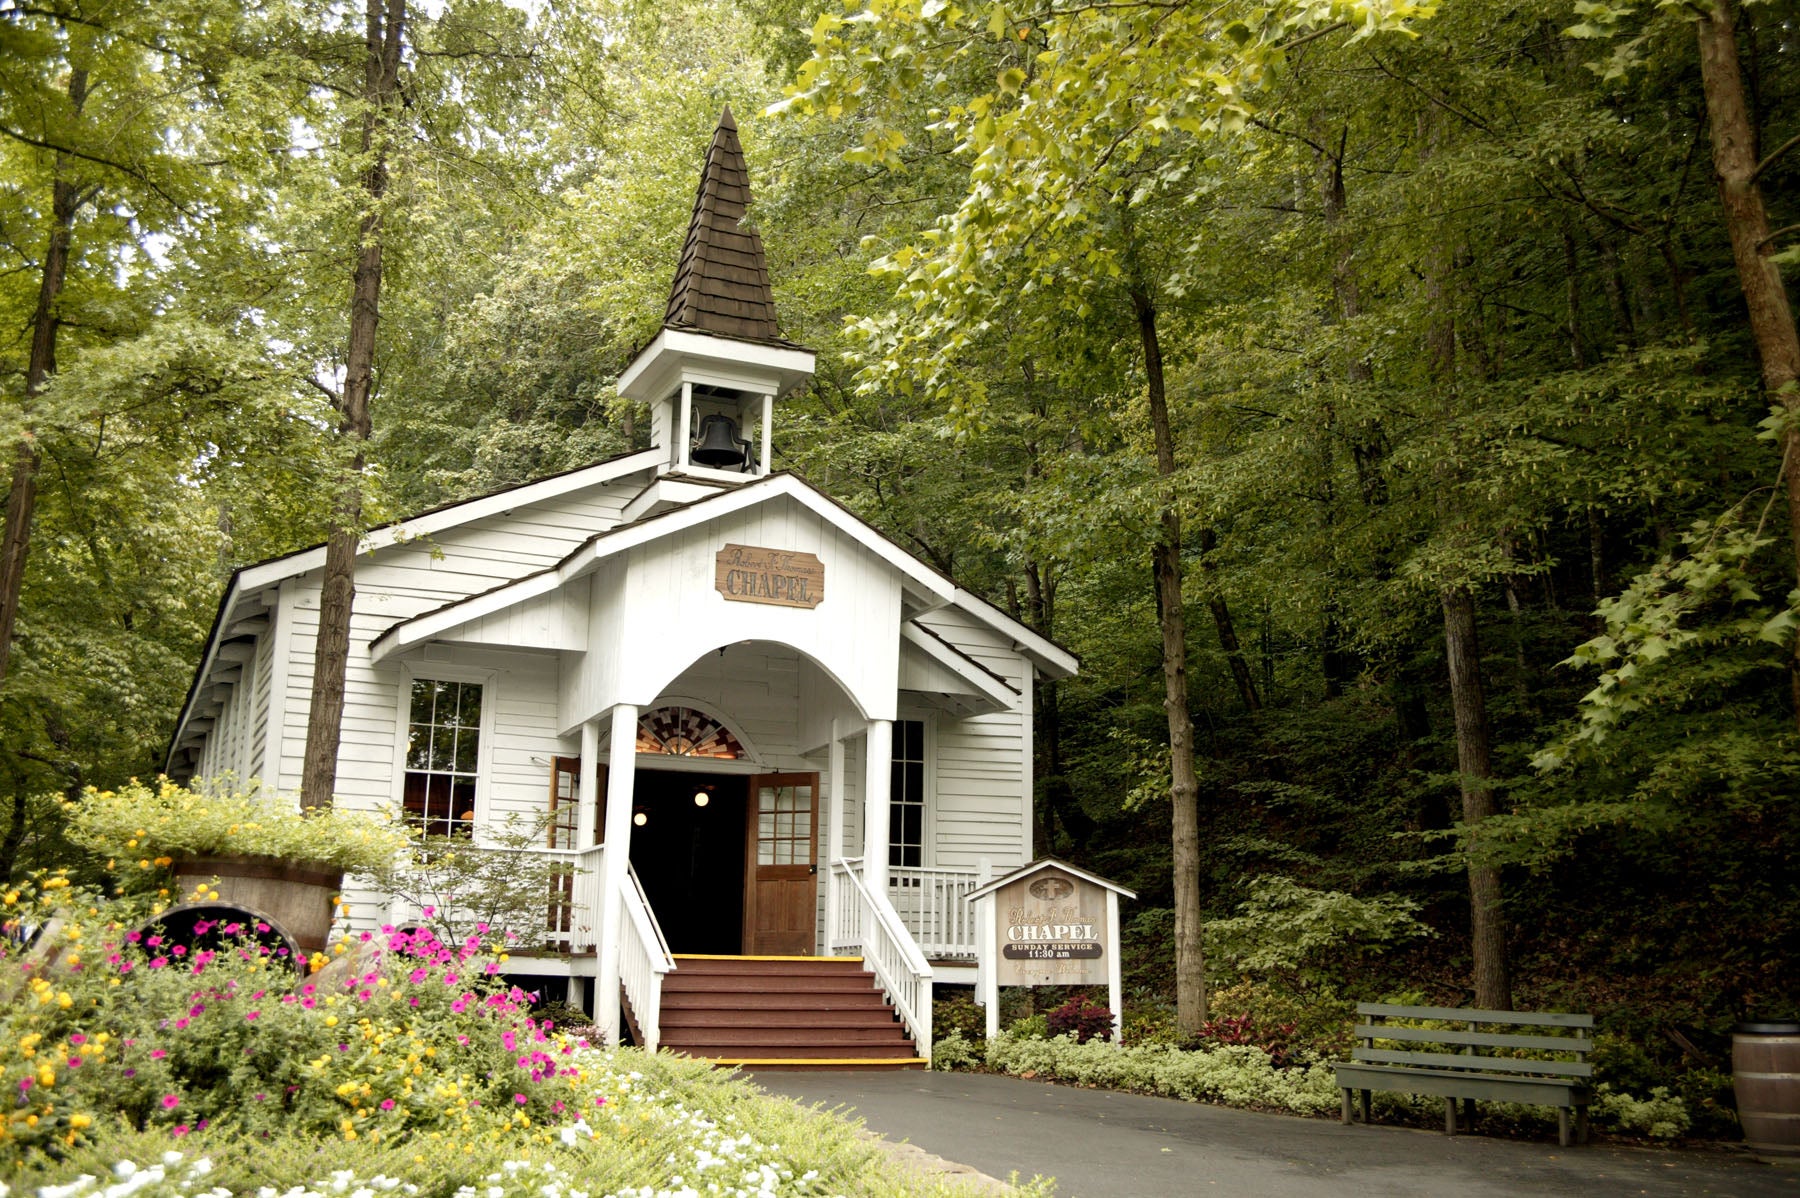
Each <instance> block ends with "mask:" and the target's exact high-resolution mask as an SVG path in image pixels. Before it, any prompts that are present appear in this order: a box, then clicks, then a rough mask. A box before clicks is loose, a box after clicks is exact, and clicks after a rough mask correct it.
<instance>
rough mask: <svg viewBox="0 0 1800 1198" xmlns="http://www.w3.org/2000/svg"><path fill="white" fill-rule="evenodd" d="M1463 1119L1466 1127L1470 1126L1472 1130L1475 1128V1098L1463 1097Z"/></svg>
mask: <svg viewBox="0 0 1800 1198" xmlns="http://www.w3.org/2000/svg"><path fill="white" fill-rule="evenodd" d="M1462 1121H1463V1126H1464V1127H1467V1128H1469V1129H1470V1130H1471V1131H1472V1130H1474V1128H1475V1100H1474V1099H1473V1098H1465V1099H1463V1110H1462Z"/></svg>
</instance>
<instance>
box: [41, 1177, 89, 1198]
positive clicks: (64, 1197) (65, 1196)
mask: <svg viewBox="0 0 1800 1198" xmlns="http://www.w3.org/2000/svg"><path fill="white" fill-rule="evenodd" d="M93 1184H94V1175H93V1174H92V1173H83V1174H82V1175H81V1176H80V1177H77V1178H76V1179H75V1180H74V1181H71V1182H70V1183H69V1184H68V1185H62V1186H39V1187H38V1198H75V1195H77V1194H79V1193H81V1191H83V1190H85V1189H87V1188H88V1187H89V1186H91V1185H93Z"/></svg>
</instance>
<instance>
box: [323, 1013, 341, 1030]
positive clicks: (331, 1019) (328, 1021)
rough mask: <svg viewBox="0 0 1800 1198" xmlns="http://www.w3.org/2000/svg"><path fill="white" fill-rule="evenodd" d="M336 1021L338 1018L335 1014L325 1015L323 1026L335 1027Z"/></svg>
mask: <svg viewBox="0 0 1800 1198" xmlns="http://www.w3.org/2000/svg"><path fill="white" fill-rule="evenodd" d="M337 1023H338V1018H337V1016H336V1015H327V1016H325V1026H326V1027H336V1026H337Z"/></svg>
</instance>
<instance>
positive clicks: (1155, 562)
mask: <svg viewBox="0 0 1800 1198" xmlns="http://www.w3.org/2000/svg"><path fill="white" fill-rule="evenodd" d="M1131 307H1132V310H1133V312H1135V313H1136V315H1137V323H1138V338H1139V340H1140V342H1141V343H1142V346H1143V350H1144V374H1145V378H1146V383H1147V388H1146V389H1147V391H1148V395H1149V400H1150V426H1151V429H1152V431H1153V432H1154V433H1155V436H1156V472H1157V474H1159V475H1160V476H1162V477H1163V478H1169V477H1171V476H1173V475H1174V473H1175V437H1174V433H1173V432H1172V431H1171V429H1170V427H1169V403H1168V396H1167V393H1166V392H1165V391H1164V388H1163V365H1162V345H1161V343H1160V342H1159V341H1158V340H1157V335H1156V306H1155V304H1154V303H1152V302H1151V299H1150V296H1149V294H1148V292H1147V291H1145V289H1144V288H1143V287H1141V286H1133V287H1132V288H1131ZM1151 562H1152V566H1153V568H1154V572H1155V580H1156V601H1157V602H1156V606H1157V612H1158V616H1159V622H1160V623H1161V625H1162V656H1163V711H1164V713H1165V714H1166V715H1167V716H1168V721H1169V781H1170V787H1169V799H1170V802H1171V804H1172V805H1173V808H1174V812H1173V818H1172V819H1171V820H1170V838H1171V841H1172V847H1173V850H1174V875H1175V877H1174V882H1175V1022H1176V1026H1177V1027H1179V1028H1180V1029H1181V1031H1182V1033H1183V1034H1185V1035H1190V1036H1191V1035H1197V1034H1198V1033H1199V1031H1200V1026H1201V1025H1202V1024H1203V1023H1205V1022H1206V959H1205V956H1204V949H1203V947H1202V944H1201V939H1200V777H1199V775H1198V774H1197V773H1196V772H1195V770H1194V719H1193V716H1192V714H1191V713H1190V712H1189V711H1188V688H1187V618H1186V613H1185V609H1184V607H1183V604H1182V597H1181V513H1180V512H1179V511H1178V510H1177V509H1176V506H1175V495H1174V492H1173V491H1169V492H1165V494H1164V496H1163V510H1162V535H1161V536H1160V537H1159V538H1158V539H1157V542H1156V546H1155V548H1154V549H1153V550H1152V551H1151ZM1221 631H1222V632H1223V629H1222V630H1221ZM1233 639H1234V642H1235V637H1234V638H1233ZM1227 652H1228V653H1229V652H1230V649H1229V648H1228V649H1227ZM1239 657H1240V659H1241V657H1242V655H1241V654H1239ZM1246 672H1247V667H1246Z"/></svg>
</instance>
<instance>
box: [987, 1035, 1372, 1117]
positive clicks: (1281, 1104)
mask: <svg viewBox="0 0 1800 1198" xmlns="http://www.w3.org/2000/svg"><path fill="white" fill-rule="evenodd" d="M987 1063H988V1066H989V1067H990V1068H992V1069H996V1070H999V1071H1001V1072H1003V1073H1012V1074H1027V1073H1029V1074H1032V1075H1033V1076H1035V1077H1041V1078H1055V1079H1058V1080H1062V1081H1071V1082H1076V1083H1078V1084H1081V1085H1089V1086H1102V1087H1105V1088H1108V1089H1114V1090H1135V1091H1138V1092H1140V1093H1145V1094H1160V1095H1163V1096H1165V1097H1168V1098H1183V1099H1187V1100H1188V1101H1191V1102H1217V1103H1223V1104H1225V1105H1227V1106H1242V1107H1254V1108H1258V1109H1270V1110H1280V1111H1292V1112H1294V1113H1296V1114H1303V1115H1312V1114H1321V1113H1323V1112H1326V1111H1333V1110H1336V1109H1337V1108H1338V1089H1337V1083H1336V1081H1335V1080H1334V1077H1333V1074H1332V1070H1331V1066H1330V1065H1328V1064H1323V1063H1318V1062H1308V1063H1306V1064H1304V1065H1296V1066H1295V1067H1293V1068H1289V1069H1277V1068H1275V1067H1274V1065H1272V1064H1271V1063H1270V1061H1269V1057H1268V1054H1266V1053H1264V1052H1263V1051H1262V1050H1260V1049H1257V1048H1250V1047H1230V1048H1217V1049H1213V1050H1211V1051H1201V1052H1189V1051H1185V1050H1182V1049H1179V1048H1172V1047H1166V1046H1155V1045H1152V1046H1143V1047H1137V1048H1129V1047H1120V1046H1117V1045H1113V1044H1109V1043H1107V1042H1105V1041H1102V1040H1090V1041H1089V1042H1088V1043H1086V1044H1077V1043H1076V1042H1075V1041H1074V1040H1073V1039H1072V1038H1070V1037H1068V1036H1059V1037H1056V1038H1055V1039H1037V1038H1033V1037H1024V1036H1018V1035H1014V1034H1013V1033H1010V1032H1008V1033H1005V1034H1003V1035H1001V1036H999V1037H997V1038H996V1039H994V1040H992V1041H990V1042H989V1044H988V1048H987Z"/></svg>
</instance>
